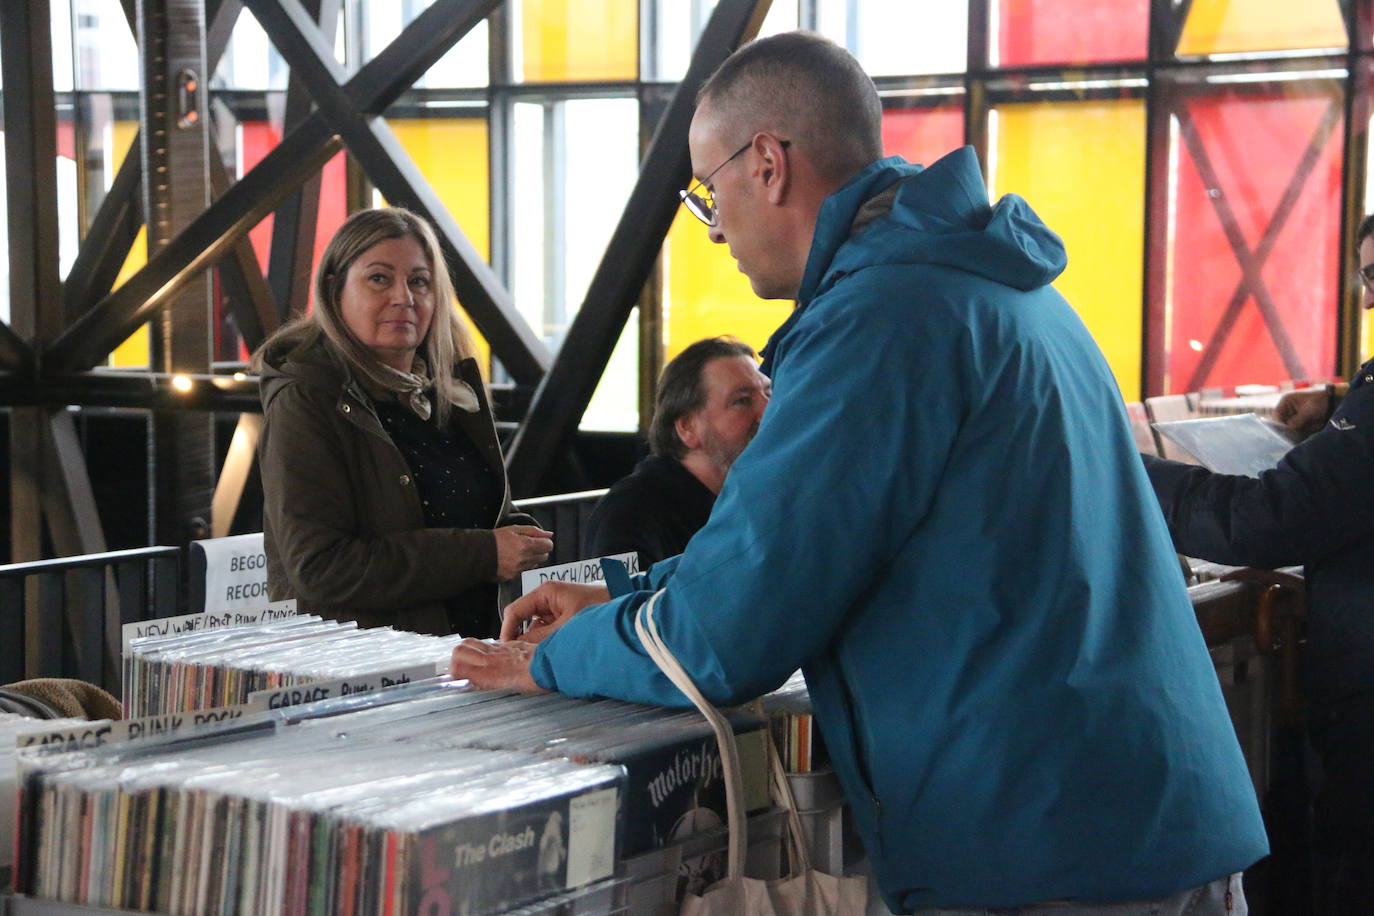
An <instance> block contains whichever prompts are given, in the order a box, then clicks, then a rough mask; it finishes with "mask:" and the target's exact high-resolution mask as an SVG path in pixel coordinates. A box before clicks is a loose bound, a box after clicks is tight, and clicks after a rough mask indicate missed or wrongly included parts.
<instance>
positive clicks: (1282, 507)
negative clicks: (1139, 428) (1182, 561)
mask: <svg viewBox="0 0 1374 916" xmlns="http://www.w3.org/2000/svg"><path fill="white" fill-rule="evenodd" d="M1145 469H1146V471H1147V473H1148V474H1149V476H1150V483H1151V484H1152V485H1153V486H1154V489H1155V495H1156V496H1158V497H1159V501H1160V505H1161V506H1162V507H1163V509H1164V517H1165V520H1166V521H1167V522H1168V523H1169V533H1170V534H1171V535H1172V536H1173V539H1174V544H1175V546H1176V547H1177V548H1178V550H1179V551H1180V552H1182V553H1185V554H1188V555H1189V556H1195V557H1202V558H1204V559H1208V560H1213V561H1216V562H1219V563H1229V564H1232V565H1236V566H1262V567H1277V566H1290V565H1295V564H1299V563H1307V562H1311V561H1312V560H1314V559H1317V558H1320V557H1322V556H1324V555H1326V554H1329V553H1331V552H1333V551H1335V550H1339V549H1340V548H1342V547H1344V546H1345V545H1346V544H1349V543H1350V542H1351V541H1353V540H1355V539H1357V538H1360V537H1365V536H1368V535H1369V534H1370V533H1371V532H1374V386H1363V387H1361V388H1358V389H1355V390H1353V391H1352V392H1351V394H1350V395H1349V396H1348V397H1346V398H1345V400H1344V401H1343V402H1342V403H1341V407H1340V409H1339V410H1338V411H1337V412H1336V416H1335V417H1334V418H1333V422H1331V423H1328V424H1327V425H1326V426H1325V427H1324V428H1323V429H1322V430H1321V431H1320V432H1318V433H1316V434H1315V435H1313V436H1312V437H1310V438H1309V439H1307V440H1305V441H1303V442H1301V443H1299V444H1298V445H1296V446H1294V447H1293V450H1292V451H1290V452H1289V453H1288V455H1286V456H1285V457H1284V459H1283V461H1281V462H1280V463H1279V465H1278V467H1276V468H1274V469H1273V470H1270V471H1265V472H1264V473H1263V474H1261V475H1260V476H1259V478H1253V477H1241V476H1235V475H1229V474H1215V473H1212V472H1211V471H1208V470H1206V469H1205V468H1200V467H1195V466H1192V465H1184V464H1179V463H1177V462H1173V461H1163V460H1161V459H1158V458H1152V457H1149V456H1146V457H1145Z"/></svg>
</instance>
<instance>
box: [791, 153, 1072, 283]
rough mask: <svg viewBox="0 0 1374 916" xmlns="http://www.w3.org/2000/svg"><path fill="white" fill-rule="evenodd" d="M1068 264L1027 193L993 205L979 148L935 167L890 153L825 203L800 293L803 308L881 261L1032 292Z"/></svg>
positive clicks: (946, 158) (950, 156)
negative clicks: (965, 275)
mask: <svg viewBox="0 0 1374 916" xmlns="http://www.w3.org/2000/svg"><path fill="white" fill-rule="evenodd" d="M875 198H876V199H875ZM875 209H877V210H878V212H877V213H874V212H873V211H874V210H875ZM882 209H886V212H885V213H883V212H881V211H882ZM861 210H862V211H863V215H862V220H863V221H861V225H860V226H859V227H858V228H857V229H856V227H855V219H856V217H860V216H861ZM875 216H876V217H877V218H874V217H875ZM859 238H861V239H862V241H861V243H860V244H855V245H846V242H848V241H850V240H851V239H859ZM1067 263H1068V259H1067V257H1066V256H1065V253H1064V243H1063V242H1062V241H1061V240H1060V238H1059V236H1057V235H1055V233H1054V232H1053V231H1051V230H1050V228H1049V227H1048V226H1046V225H1045V224H1044V223H1043V222H1041V221H1040V217H1038V216H1036V214H1035V212H1034V211H1033V210H1031V208H1030V205H1029V204H1027V203H1026V202H1025V200H1023V199H1022V198H1021V197H1019V196H1017V195H1015V194H1008V195H1006V196H1005V197H1003V198H1002V199H1001V200H999V201H998V202H997V203H996V205H993V206H990V205H989V203H988V197H987V191H986V189H985V187H984V185H983V177H982V173H981V172H980V171H979V168H978V159H977V157H976V156H975V155H974V152H973V148H972V147H969V146H965V147H963V148H961V149H957V150H955V151H954V152H952V153H950V154H948V155H947V156H944V157H943V158H941V159H940V160H938V161H937V162H935V164H933V165H931V166H930V167H929V168H923V167H922V166H919V165H912V164H911V163H909V162H907V161H906V160H904V159H902V158H901V157H900V156H889V157H888V158H886V159H881V160H879V161H877V162H875V163H873V164H872V165H870V166H869V167H868V168H866V169H864V170H863V171H862V172H860V173H859V174H858V175H856V176H855V177H854V178H853V179H851V180H850V181H849V183H848V184H846V185H845V186H844V187H842V188H840V190H838V191H836V192H835V193H834V194H832V195H831V196H830V197H829V198H828V199H827V200H826V201H825V203H824V204H823V205H822V206H821V211H820V215H819V217H818V218H817V221H816V234H815V237H814V239H813V240H812V243H811V253H810V255H809V257H808V259H807V263H806V272H805V274H804V275H803V278H802V285H801V290H800V292H799V295H798V300H797V301H798V304H799V305H800V306H804V305H805V304H806V303H807V302H809V301H810V300H811V299H813V298H815V297H816V296H817V295H819V294H820V293H822V292H824V291H825V290H826V289H827V288H828V287H829V286H830V285H831V284H833V283H834V282H835V281H836V280H838V279H839V278H840V277H841V276H843V275H844V274H847V273H852V272H853V271H855V270H858V269H859V268H861V267H868V266H873V265H878V264H933V265H940V266H944V267H953V268H956V269H958V270H963V271H967V272H969V273H972V274H977V275H978V276H980V277H985V278H987V279H989V280H994V281H996V282H998V283H1003V284H1005V285H1007V286H1011V287H1014V288H1016V289H1020V290H1032V289H1037V288H1039V287H1042V286H1045V285H1047V284H1049V283H1050V282H1051V281H1053V280H1054V278H1055V277H1057V276H1059V274H1060V273H1062V272H1063V270H1064V266H1065V264H1067Z"/></svg>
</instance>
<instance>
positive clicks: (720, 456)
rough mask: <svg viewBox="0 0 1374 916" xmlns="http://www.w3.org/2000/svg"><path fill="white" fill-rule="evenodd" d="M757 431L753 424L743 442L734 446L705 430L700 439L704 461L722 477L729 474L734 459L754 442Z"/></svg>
mask: <svg viewBox="0 0 1374 916" xmlns="http://www.w3.org/2000/svg"><path fill="white" fill-rule="evenodd" d="M758 431H759V425H758V424H757V423H755V424H754V425H753V427H752V428H751V429H750V430H749V435H748V436H747V437H746V438H745V440H744V441H743V442H741V443H738V444H735V443H731V442H726V441H724V440H723V439H720V438H717V437H716V435H715V433H714V432H712V431H710V430H707V431H706V433H705V435H704V436H703V437H702V443H701V450H702V452H704V453H705V454H706V459H707V460H708V461H710V462H711V466H712V467H714V468H715V469H716V470H717V471H719V472H720V473H721V476H722V477H723V476H725V475H726V474H728V473H729V472H730V468H731V466H732V465H734V463H735V459H736V458H738V457H739V456H740V455H741V454H743V452H744V449H745V447H746V446H747V445H749V443H750V442H752V441H753V440H754V435H755V434H756V433H757V432H758Z"/></svg>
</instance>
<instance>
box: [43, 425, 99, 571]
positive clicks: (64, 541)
mask: <svg viewBox="0 0 1374 916" xmlns="http://www.w3.org/2000/svg"><path fill="white" fill-rule="evenodd" d="M46 432H47V441H46V443H45V447H46V449H45V450H46V451H47V452H48V459H49V460H50V462H51V464H50V467H51V468H52V469H53V470H55V471H56V479H55V481H54V482H55V484H56V486H52V487H46V488H45V489H44V493H43V509H44V512H45V514H46V515H47V518H48V528H49V530H51V531H52V540H53V547H54V548H55V549H56V550H57V553H58V555H59V556H64V557H72V556H79V555H81V554H87V553H104V552H105V550H106V544H105V533H104V530H103V529H102V527H101V524H100V513H99V512H98V511H97V510H96V504H95V491H94V490H93V489H92V488H91V477H90V474H89V473H88V472H87V470H86V457H85V455H84V454H83V452H82V449H81V437H80V436H78V435H77V432H76V421H75V420H74V419H73V418H72V414H71V412H70V411H68V410H67V409H66V408H65V407H59V408H57V409H55V410H51V409H50V410H49V411H48V416H47V430H46Z"/></svg>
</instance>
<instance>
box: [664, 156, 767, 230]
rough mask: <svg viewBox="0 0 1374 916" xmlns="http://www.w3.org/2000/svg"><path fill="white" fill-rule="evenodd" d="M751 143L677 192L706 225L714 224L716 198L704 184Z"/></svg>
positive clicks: (693, 213) (692, 212) (688, 207)
mask: <svg viewBox="0 0 1374 916" xmlns="http://www.w3.org/2000/svg"><path fill="white" fill-rule="evenodd" d="M779 142H780V144H781V146H782V148H783V149H787V147H789V146H791V145H792V141H790V140H782V141H779ZM753 145H754V141H753V139H752V138H751V139H750V140H749V142H748V143H746V144H744V145H743V146H741V147H740V148H739V149H737V150H735V151H734V152H733V153H731V154H730V158H729V159H726V160H725V161H724V162H722V163H721V164H720V165H718V166H716V167H715V168H713V169H711V172H710V174H708V175H707V176H706V177H705V178H703V179H701V181H698V182H697V183H696V184H694V185H692V186H691V187H690V188H688V189H686V190H685V191H678V192H677V196H678V197H681V198H682V203H683V204H684V205H686V207H687V209H688V211H690V212H691V214H692V215H693V216H695V217H696V218H697V219H699V220H701V221H702V222H703V223H705V224H706V225H708V226H715V224H716V198H715V195H714V194H713V193H712V192H711V189H710V188H708V187H707V186H706V185H707V183H708V182H709V181H710V180H711V179H712V178H713V177H715V174H716V172H719V171H720V170H721V169H723V168H725V167H726V166H727V165H729V164H730V163H732V162H734V161H735V160H736V159H738V158H739V154H740V153H742V152H744V151H745V150H747V149H748V148H749V147H751V146H753Z"/></svg>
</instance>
